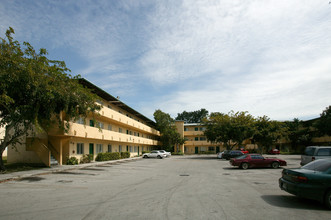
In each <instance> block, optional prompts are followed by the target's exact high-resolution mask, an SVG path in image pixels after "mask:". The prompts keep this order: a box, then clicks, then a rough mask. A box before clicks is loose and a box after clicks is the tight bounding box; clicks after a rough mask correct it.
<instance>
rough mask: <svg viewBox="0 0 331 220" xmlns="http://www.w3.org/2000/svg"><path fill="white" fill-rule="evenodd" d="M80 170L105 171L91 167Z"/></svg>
mask: <svg viewBox="0 0 331 220" xmlns="http://www.w3.org/2000/svg"><path fill="white" fill-rule="evenodd" d="M80 170H92V171H105V170H104V169H98V168H91V167H84V168H80Z"/></svg>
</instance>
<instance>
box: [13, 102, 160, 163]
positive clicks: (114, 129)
mask: <svg viewBox="0 0 331 220" xmlns="http://www.w3.org/2000/svg"><path fill="white" fill-rule="evenodd" d="M99 102H100V103H102V108H101V110H100V111H99V112H98V113H99V114H95V117H93V116H92V115H90V116H89V117H87V118H86V119H79V120H77V121H76V122H70V129H69V130H68V131H66V132H64V131H63V130H60V129H58V128H57V127H54V128H53V129H52V130H51V131H50V132H49V135H48V136H46V137H45V135H44V134H40V135H38V138H39V139H40V140H41V139H42V144H41V143H37V142H33V143H34V145H33V146H30V147H28V148H26V146H25V145H22V146H18V148H19V151H18V152H15V151H11V152H10V155H11V156H10V157H9V158H8V162H16V163H17V162H26V163H28V162H30V163H32V162H33V163H37V162H39V163H40V162H41V161H44V163H45V164H46V165H47V164H50V163H49V162H45V161H50V159H48V158H46V157H47V155H46V153H48V152H50V153H51V155H52V156H53V157H55V159H56V160H57V161H58V162H59V164H60V165H62V164H66V161H67V159H68V158H70V157H76V158H77V159H81V158H82V157H83V155H84V154H89V153H90V152H89V150H90V149H89V148H90V144H93V154H94V158H95V157H96V156H97V154H98V153H99V152H98V151H97V145H99V144H101V145H102V150H101V151H100V153H101V152H103V153H104V152H108V145H111V151H112V152H125V151H129V152H130V154H131V157H134V156H138V155H141V154H142V151H150V150H152V148H153V146H156V145H159V142H158V141H157V139H158V136H160V132H159V131H158V130H156V129H154V128H152V127H151V126H149V125H148V124H147V123H146V122H145V121H144V120H143V119H140V118H139V117H136V116H134V115H132V114H130V113H128V112H127V111H125V110H124V109H121V108H119V107H117V106H114V105H112V104H111V103H109V102H107V101H106V100H100V101H99ZM99 102H98V103H99ZM61 116H62V115H61ZM64 123H65V121H64ZM39 136H40V137H39ZM77 143H81V144H83V146H84V147H83V152H77V150H78V149H77ZM45 146H46V147H45ZM40 147H42V148H43V149H44V148H46V151H47V152H42V153H41V152H40V151H41V150H40ZM33 150H34V151H35V152H37V154H38V155H39V158H40V157H41V158H42V160H40V159H39V158H38V155H36V153H35V152H33Z"/></svg>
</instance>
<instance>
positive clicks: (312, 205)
mask: <svg viewBox="0 0 331 220" xmlns="http://www.w3.org/2000/svg"><path fill="white" fill-rule="evenodd" d="M261 197H262V199H263V200H264V201H265V202H267V203H268V204H270V205H272V206H277V207H281V208H290V209H307V210H326V208H325V207H324V205H323V204H321V203H319V202H318V201H315V200H309V199H304V198H299V197H296V196H292V195H288V196H285V195H264V196H261Z"/></svg>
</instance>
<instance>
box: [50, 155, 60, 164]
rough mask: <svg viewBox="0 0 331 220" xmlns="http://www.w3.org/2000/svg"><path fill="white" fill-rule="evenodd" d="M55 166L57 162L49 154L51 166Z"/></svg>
mask: <svg viewBox="0 0 331 220" xmlns="http://www.w3.org/2000/svg"><path fill="white" fill-rule="evenodd" d="M56 165H59V162H58V161H57V160H56V159H55V157H53V155H52V154H51V166H56Z"/></svg>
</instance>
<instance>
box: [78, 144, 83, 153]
mask: <svg viewBox="0 0 331 220" xmlns="http://www.w3.org/2000/svg"><path fill="white" fill-rule="evenodd" d="M77 154H84V144H83V143H77Z"/></svg>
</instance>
